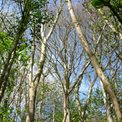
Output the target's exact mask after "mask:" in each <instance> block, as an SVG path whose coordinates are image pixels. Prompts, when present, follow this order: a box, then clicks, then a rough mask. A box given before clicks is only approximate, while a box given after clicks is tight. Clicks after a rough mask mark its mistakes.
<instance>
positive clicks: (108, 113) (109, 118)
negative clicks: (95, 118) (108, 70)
mask: <svg viewBox="0 0 122 122" xmlns="http://www.w3.org/2000/svg"><path fill="white" fill-rule="evenodd" d="M101 87H102V94H103V97H104V98H103V101H104V104H105V106H106V113H107V119H108V122H113V118H112V115H111V111H110V105H109V103H108V102H109V101H107V95H106V92H105V89H104V86H103V84H102V82H101Z"/></svg>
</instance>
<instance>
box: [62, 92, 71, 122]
mask: <svg viewBox="0 0 122 122" xmlns="http://www.w3.org/2000/svg"><path fill="white" fill-rule="evenodd" d="M62 122H71V118H70V110H69V95H68V93H67V92H66V93H65V95H64V117H63V121H62Z"/></svg>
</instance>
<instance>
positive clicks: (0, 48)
mask: <svg viewBox="0 0 122 122" xmlns="http://www.w3.org/2000/svg"><path fill="white" fill-rule="evenodd" d="M12 44H13V38H12V37H10V36H8V35H7V34H6V33H5V32H0V54H3V53H4V52H5V51H8V50H9V49H10V48H11V46H12Z"/></svg>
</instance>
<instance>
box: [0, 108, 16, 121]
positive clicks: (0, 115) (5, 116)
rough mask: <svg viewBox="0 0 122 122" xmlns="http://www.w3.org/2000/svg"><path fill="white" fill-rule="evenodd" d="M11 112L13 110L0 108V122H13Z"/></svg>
mask: <svg viewBox="0 0 122 122" xmlns="http://www.w3.org/2000/svg"><path fill="white" fill-rule="evenodd" d="M12 111H13V108H8V107H5V106H2V107H1V106H0V122H14V121H13V119H12V116H11V114H12Z"/></svg>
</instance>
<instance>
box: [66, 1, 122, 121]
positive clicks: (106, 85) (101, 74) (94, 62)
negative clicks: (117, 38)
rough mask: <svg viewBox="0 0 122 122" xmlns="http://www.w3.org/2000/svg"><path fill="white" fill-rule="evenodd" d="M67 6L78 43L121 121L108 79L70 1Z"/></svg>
mask: <svg viewBox="0 0 122 122" xmlns="http://www.w3.org/2000/svg"><path fill="white" fill-rule="evenodd" d="M67 5H68V9H69V13H70V16H71V18H72V21H73V23H74V26H75V29H76V31H77V33H78V36H79V39H80V42H81V44H82V46H83V48H84V50H85V52H86V53H87V54H88V56H89V59H90V61H91V63H92V65H93V67H94V68H95V71H96V73H97V75H98V76H99V78H100V79H101V81H102V83H103V85H104V88H105V90H106V92H107V93H108V94H109V95H110V98H111V100H112V102H113V105H114V109H115V112H116V115H117V118H118V121H122V115H121V112H120V108H119V104H118V101H117V98H116V96H115V94H114V92H113V90H112V88H111V85H110V83H109V81H108V78H107V77H106V76H105V74H104V72H103V71H102V68H101V65H100V64H99V63H98V61H97V58H96V57H95V55H94V53H93V52H92V50H91V49H90V47H89V44H88V42H87V40H86V38H85V37H84V35H83V33H82V31H81V28H80V25H79V23H78V21H77V19H76V16H75V13H74V10H73V6H72V3H71V0H67Z"/></svg>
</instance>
